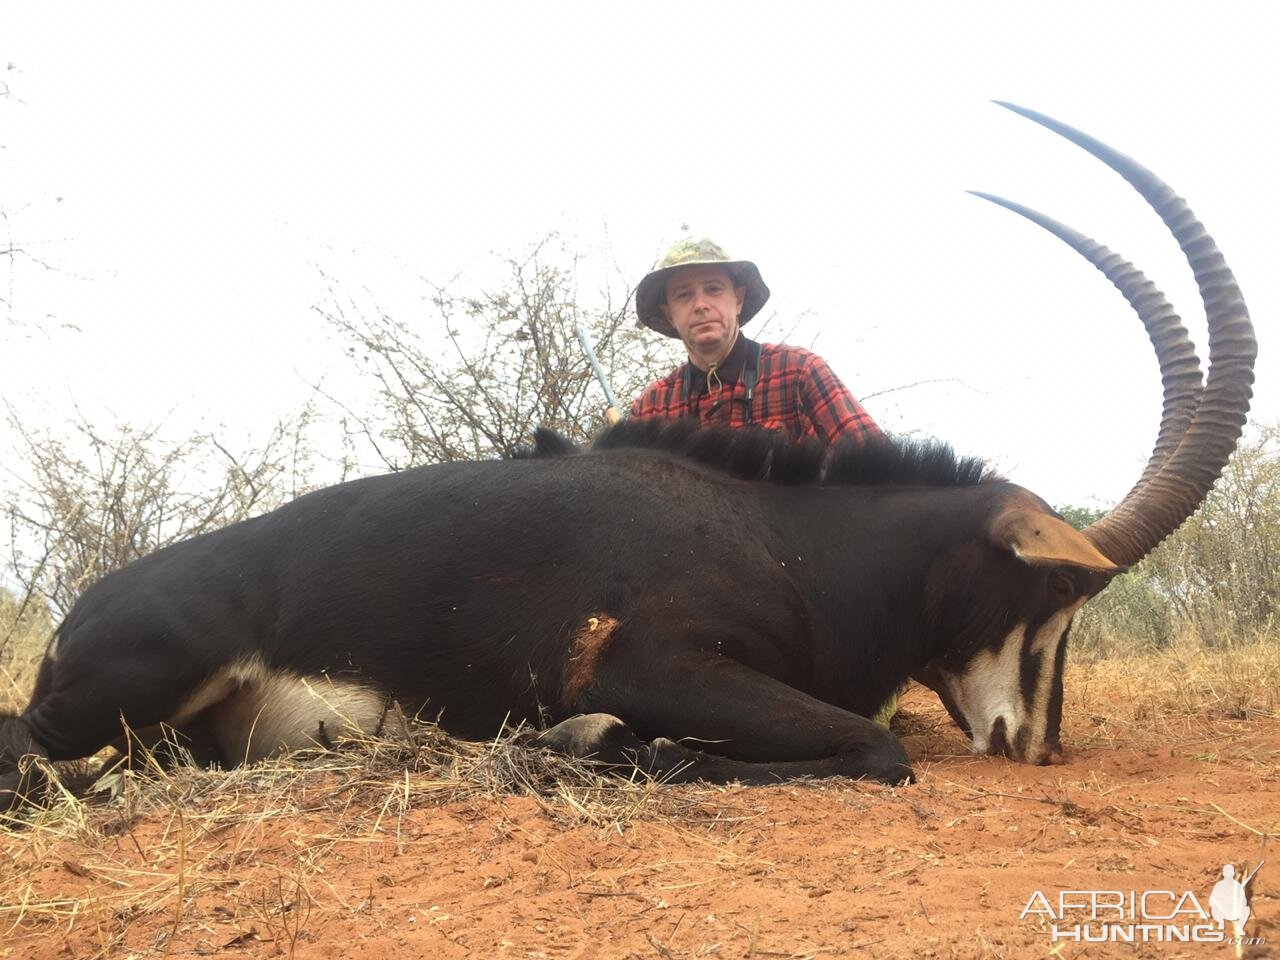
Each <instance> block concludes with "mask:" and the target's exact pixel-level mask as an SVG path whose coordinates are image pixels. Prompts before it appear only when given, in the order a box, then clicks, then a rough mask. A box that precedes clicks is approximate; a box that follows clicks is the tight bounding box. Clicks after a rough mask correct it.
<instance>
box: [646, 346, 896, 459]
mask: <svg viewBox="0 0 1280 960" xmlns="http://www.w3.org/2000/svg"><path fill="white" fill-rule="evenodd" d="M746 346H747V341H746V338H745V337H743V336H741V335H739V337H738V342H737V343H736V344H735V345H734V348H733V349H732V350H731V351H730V352H729V356H728V357H726V358H725V361H724V363H723V364H722V367H721V369H719V370H717V374H716V376H718V377H719V379H720V383H718V384H717V383H716V380H715V377H712V378H711V383H710V384H708V383H707V379H708V378H707V375H706V373H705V372H703V371H701V370H699V369H697V368H696V367H694V368H693V380H692V384H691V389H690V390H689V396H688V399H687V400H683V399H682V398H681V394H682V393H683V389H684V378H685V368H686V367H687V366H689V365H688V364H687V363H686V364H682V365H681V366H679V367H676V369H674V370H672V371H671V373H669V374H667V375H666V376H665V377H663V378H662V379H661V380H655V381H654V382H653V383H651V384H649V386H647V387H645V389H644V391H643V392H642V393H641V394H640V396H639V397H637V398H636V401H635V402H634V403H633V404H631V416H632V418H633V419H647V418H649V417H659V418H661V419H664V420H678V419H680V418H682V417H689V416H696V417H697V418H698V419H699V420H701V421H702V423H703V424H704V425H706V426H711V425H713V424H718V425H722V426H730V427H735V428H736V427H742V426H745V425H746V424H747V422H748V421H747V391H746V387H745V386H744V385H743V383H742V365H743V361H744V360H745V359H746V353H747V350H746ZM751 413H752V416H751V420H750V422H751V423H753V424H755V425H756V426H760V427H764V428H765V429H768V430H781V431H783V432H784V433H786V434H787V435H788V436H790V437H792V438H793V439H796V440H798V439H800V438H801V437H816V438H817V439H818V440H820V441H821V442H822V443H823V444H825V445H827V446H830V445H831V444H833V443H835V442H836V441H837V440H840V439H841V438H843V437H853V438H854V439H855V440H856V441H857V442H859V443H861V442H862V441H863V440H865V439H866V438H867V437H871V436H879V435H880V432H881V431H880V428H879V427H878V426H877V425H876V422H875V421H874V420H872V419H871V415H870V414H869V413H867V411H866V410H864V409H863V407H862V404H860V403H858V401H857V400H855V399H854V398H853V395H852V394H850V393H849V391H848V389H847V388H846V387H845V385H844V384H843V383H841V382H840V379H839V378H838V377H837V376H836V375H835V374H834V373H832V372H831V368H830V367H828V366H827V364H826V361H824V360H823V359H822V358H821V357H820V356H818V355H817V354H816V353H810V352H809V351H808V350H804V349H802V348H800V347H790V346H786V345H785V344H775V343H762V344H760V377H759V380H758V381H757V382H756V388H755V395H754V396H753V397H752V401H751Z"/></svg>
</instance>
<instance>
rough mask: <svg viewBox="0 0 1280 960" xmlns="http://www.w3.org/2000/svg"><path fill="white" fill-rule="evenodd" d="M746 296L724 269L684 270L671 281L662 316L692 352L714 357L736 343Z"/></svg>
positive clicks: (700, 267) (668, 285)
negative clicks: (739, 316)
mask: <svg viewBox="0 0 1280 960" xmlns="http://www.w3.org/2000/svg"><path fill="white" fill-rule="evenodd" d="M745 293H746V288H745V287H736V288H735V287H734V285H733V278H732V277H730V276H729V271H728V270H726V269H725V268H724V267H717V266H710V265H707V266H694V267H682V268H681V269H679V270H676V271H674V272H673V273H672V274H671V275H670V276H669V277H667V302H666V303H665V304H663V305H662V312H663V314H664V315H665V316H666V318H667V320H668V321H670V323H671V325H672V326H673V327H675V328H676V333H678V334H680V339H681V340H683V341H684V342H685V346H687V347H688V348H689V349H690V350H691V351H694V352H696V353H699V354H704V355H708V354H709V355H714V354H715V353H716V352H717V351H718V350H727V349H728V347H729V346H730V345H731V344H732V343H733V338H734V335H735V334H736V333H737V332H738V314H739V313H741V312H742V299H743V296H744V295H745Z"/></svg>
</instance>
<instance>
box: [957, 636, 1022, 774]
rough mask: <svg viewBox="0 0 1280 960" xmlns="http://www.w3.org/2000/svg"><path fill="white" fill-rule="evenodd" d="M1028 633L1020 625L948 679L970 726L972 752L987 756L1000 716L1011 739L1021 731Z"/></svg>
mask: <svg viewBox="0 0 1280 960" xmlns="http://www.w3.org/2000/svg"><path fill="white" fill-rule="evenodd" d="M1025 632H1026V624H1024V623H1020V624H1018V625H1017V626H1015V627H1014V628H1013V629H1012V630H1010V631H1009V633H1008V635H1007V636H1006V637H1005V638H1004V640H1003V641H1001V643H1000V646H999V648H998V649H997V650H995V651H994V652H993V651H991V650H981V651H979V652H978V654H977V656H975V657H974V658H973V659H972V660H970V661H969V663H968V664H967V665H966V666H965V669H964V671H963V672H962V673H960V674H956V675H948V676H947V677H946V681H947V688H948V689H949V691H950V693H951V698H952V699H953V700H954V701H955V704H956V708H957V709H958V710H959V711H960V713H961V715H962V716H963V717H964V718H965V720H966V721H967V722H968V724H969V730H970V731H971V732H972V735H973V749H974V750H977V751H978V752H979V753H985V752H986V750H987V748H988V747H989V746H990V736H991V728H992V726H993V725H994V724H995V722H996V718H997V717H1004V723H1005V729H1006V730H1007V731H1008V732H1009V735H1010V736H1012V735H1013V732H1014V731H1015V730H1017V729H1018V726H1017V722H1016V719H1017V714H1018V713H1019V712H1020V711H1019V704H1018V700H1019V697H1018V680H1019V676H1020V669H1021V654H1022V637H1023V634H1024V633H1025Z"/></svg>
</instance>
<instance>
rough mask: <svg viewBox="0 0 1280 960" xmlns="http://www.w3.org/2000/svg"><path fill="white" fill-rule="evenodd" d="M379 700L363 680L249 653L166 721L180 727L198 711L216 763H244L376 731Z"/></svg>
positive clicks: (381, 710)
mask: <svg viewBox="0 0 1280 960" xmlns="http://www.w3.org/2000/svg"><path fill="white" fill-rule="evenodd" d="M387 704H388V700H387V698H386V696H385V694H382V693H380V692H379V691H377V690H375V689H373V688H371V687H370V686H369V685H367V684H364V683H360V682H356V681H351V680H339V679H334V678H331V677H328V676H325V675H314V676H302V675H300V674H297V673H294V672H292V671H285V670H275V669H272V668H270V667H268V666H266V665H265V664H264V663H263V662H262V661H261V660H260V659H258V658H257V657H254V658H251V659H248V660H244V661H239V662H237V663H234V664H232V665H230V666H228V667H224V668H223V669H221V670H219V671H218V672H217V673H215V674H214V675H213V676H212V677H210V678H209V679H208V680H206V681H205V682H204V683H203V684H201V685H200V687H199V688H198V689H197V690H196V691H195V692H194V693H193V694H192V695H191V696H190V697H188V698H187V700H186V702H185V703H184V704H183V705H182V707H181V708H180V709H179V710H178V711H177V712H176V713H175V714H174V715H173V717H172V718H171V719H170V721H169V723H170V725H171V726H173V727H176V728H178V729H181V728H182V726H183V725H184V724H186V723H188V722H190V721H191V720H192V719H194V718H195V717H196V716H197V715H198V714H203V717H202V720H203V721H204V722H205V724H206V725H207V727H208V730H209V732H210V734H211V735H212V736H213V738H214V740H215V742H216V743H217V745H218V749H219V752H220V753H221V754H222V758H223V760H224V762H226V763H228V764H237V763H252V762H254V761H255V760H261V759H262V758H263V757H266V756H270V755H271V754H275V753H287V752H288V751H290V750H301V749H307V748H312V747H316V746H329V745H330V744H333V743H336V742H337V741H339V740H345V739H353V738H358V737H361V736H365V735H371V734H376V733H377V732H378V730H379V729H380V728H381V727H382V723H383V720H384V718H385V715H386V710H387Z"/></svg>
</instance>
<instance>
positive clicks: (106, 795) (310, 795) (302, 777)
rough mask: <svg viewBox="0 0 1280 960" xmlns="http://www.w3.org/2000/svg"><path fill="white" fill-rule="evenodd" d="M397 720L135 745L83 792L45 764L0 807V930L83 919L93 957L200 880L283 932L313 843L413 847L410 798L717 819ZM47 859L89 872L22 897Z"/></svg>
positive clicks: (273, 934)
mask: <svg viewBox="0 0 1280 960" xmlns="http://www.w3.org/2000/svg"><path fill="white" fill-rule="evenodd" d="M400 727H401V729H400V730H399V731H398V735H394V736H392V735H388V736H386V737H382V738H378V739H369V740H364V741H361V742H356V743H349V744H344V746H343V749H341V750H335V751H317V752H314V753H299V754H294V755H292V756H289V757H285V758H281V759H277V760H272V761H267V762H264V763H260V764H257V765H254V766H251V767H241V768H237V769H233V770H229V771H224V770H218V769H201V768H198V767H195V766H192V765H187V764H179V765H177V766H173V767H169V768H165V767H164V766H162V765H161V764H160V763H159V762H157V761H156V760H155V758H154V756H153V755H150V754H146V755H143V756H141V757H140V758H135V764H134V768H125V767H123V766H115V767H113V768H111V769H110V770H109V772H107V773H106V774H105V775H102V776H100V777H98V778H96V779H95V780H93V781H92V782H91V786H90V788H89V789H88V790H87V791H86V792H85V793H86V796H85V798H84V799H81V798H80V797H78V796H77V792H78V791H77V789H76V788H77V787H83V786H84V785H85V784H86V783H89V782H90V781H88V779H87V778H85V777H84V776H83V774H82V771H81V770H77V771H76V772H75V774H74V775H73V776H71V777H68V776H66V773H65V771H64V772H63V776H62V779H58V777H57V774H56V773H55V774H54V785H55V790H54V795H53V797H52V798H51V801H50V803H49V804H48V806H47V807H45V808H43V809H28V810H25V811H23V812H21V813H20V814H16V815H14V816H12V817H8V818H3V819H0V942H3V941H4V939H5V937H6V933H12V932H13V931H15V930H17V929H22V930H23V931H25V932H28V933H30V932H34V931H41V930H47V931H52V930H56V929H65V928H68V927H70V926H73V925H76V924H83V923H86V922H88V923H92V924H94V925H96V929H97V930H98V931H99V933H100V934H101V937H102V938H103V941H102V949H101V953H100V954H99V955H101V956H107V955H109V954H110V945H111V941H112V939H113V938H116V939H118V937H119V935H121V934H122V933H123V930H124V929H125V928H126V927H127V926H128V925H130V924H132V923H135V922H138V921H141V920H145V919H147V918H152V919H154V918H155V917H156V916H157V915H166V914H168V913H172V914H173V916H174V922H173V930H175V931H176V929H177V927H178V925H179V923H180V921H181V918H182V914H183V910H184V909H185V908H184V905H185V904H189V903H191V902H193V901H195V900H198V899H199V898H200V897H201V895H202V894H203V893H205V892H208V891H210V890H214V889H216V890H218V891H220V892H221V893H222V894H223V895H224V896H225V895H230V896H231V897H232V898H233V899H234V900H236V901H237V902H239V903H242V904H247V905H250V907H251V908H252V909H251V913H252V914H253V917H254V919H255V921H256V923H257V928H256V929H258V930H259V933H256V934H254V936H255V937H258V938H260V937H261V935H262V934H263V931H265V932H266V934H267V936H268V938H269V939H271V940H272V941H273V942H275V943H277V944H280V943H283V942H285V941H286V940H288V939H289V938H290V937H292V938H293V940H294V941H296V938H297V933H298V926H299V925H300V924H302V923H303V917H302V915H303V914H304V913H305V912H306V911H307V910H308V909H309V906H308V904H310V902H311V895H310V894H309V893H308V890H309V889H310V888H311V887H312V886H313V885H315V884H320V885H324V883H325V879H324V873H325V870H324V864H325V861H326V855H327V853H328V852H329V851H331V850H332V849H333V848H334V847H335V846H337V845H340V844H342V845H351V844H356V845H359V844H362V843H379V844H381V843H383V842H386V841H390V842H392V843H394V844H395V845H396V846H397V848H398V850H399V851H400V852H404V851H405V850H406V849H408V848H409V847H411V846H412V845H413V841H412V840H410V839H407V838H406V837H404V836H403V835H402V828H403V826H404V824H405V821H406V818H407V817H409V816H410V815H411V814H412V813H413V812H414V811H421V810H423V809H425V808H448V807H451V806H461V807H466V806H467V805H468V804H471V803H475V802H477V801H480V800H495V799H499V798H505V797H512V796H518V797H528V798H532V799H533V800H534V802H535V803H536V804H537V806H538V807H539V808H540V809H541V810H542V812H543V814H544V815H545V816H546V817H548V818H549V819H550V820H551V821H552V822H554V823H556V824H558V825H560V826H562V827H571V826H576V825H587V826H590V827H593V828H596V829H608V830H615V831H621V830H623V829H624V828H625V827H626V826H627V825H628V824H630V823H632V822H633V821H635V820H637V819H640V818H644V819H650V820H661V821H663V822H666V823H670V824H693V823H702V822H708V821H711V820H713V819H718V820H720V821H724V820H725V815H724V811H723V810H722V809H712V808H710V807H709V806H708V805H707V804H706V803H705V802H704V801H703V800H702V799H700V798H699V797H698V796H697V795H696V794H694V793H691V792H690V791H687V790H664V789H660V786H661V785H660V784H658V783H655V782H653V781H652V780H649V779H646V778H644V777H642V776H639V775H637V776H636V777H634V778H633V779H630V780H627V779H623V778H620V777H616V776H604V775H602V774H601V773H600V772H599V771H598V770H597V769H596V768H595V767H594V765H592V764H590V763H587V762H584V761H578V760H572V759H569V758H565V757H562V756H558V755H555V754H551V753H549V752H546V751H541V750H533V749H529V748H528V747H526V746H523V745H522V743H521V741H522V740H524V739H526V737H525V735H524V732H523V731H512V732H510V733H507V734H504V735H503V736H501V737H499V738H497V739H496V740H494V741H491V742H488V743H471V742H465V741H459V740H455V739H453V738H451V737H449V736H447V735H446V734H444V733H442V732H441V731H440V730H439V729H438V728H437V727H435V726H434V725H432V724H419V723H413V722H403V723H402V724H401V725H400ZM139 760H140V762H139ZM69 848H70V849H76V850H79V851H91V854H90V855H89V856H88V857H86V858H85V859H84V860H82V861H79V862H72V861H69V860H66V859H64V858H63V856H62V855H61V854H60V853H59V852H58V851H60V850H65V849H69ZM282 855H283V859H284V860H285V861H286V862H287V863H289V864H290V866H289V868H288V869H287V870H282V869H281V868H280V862H281V859H282ZM268 864H269V865H270V866H264V865H268ZM58 869H61V870H64V871H67V872H70V873H71V874H72V875H74V876H76V877H79V878H81V879H84V880H88V881H91V883H90V884H89V887H90V889H89V890H87V891H86V892H85V893H84V894H82V895H80V896H67V897H59V898H56V899H42V898H40V897H39V896H37V895H36V894H35V892H34V891H35V889H36V888H37V886H39V884H37V883H36V882H35V881H36V880H37V878H38V875H40V874H41V873H42V872H48V871H50V870H55V871H56V870H58ZM158 946H162V944H158Z"/></svg>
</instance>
